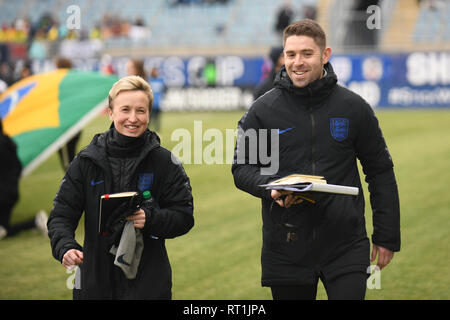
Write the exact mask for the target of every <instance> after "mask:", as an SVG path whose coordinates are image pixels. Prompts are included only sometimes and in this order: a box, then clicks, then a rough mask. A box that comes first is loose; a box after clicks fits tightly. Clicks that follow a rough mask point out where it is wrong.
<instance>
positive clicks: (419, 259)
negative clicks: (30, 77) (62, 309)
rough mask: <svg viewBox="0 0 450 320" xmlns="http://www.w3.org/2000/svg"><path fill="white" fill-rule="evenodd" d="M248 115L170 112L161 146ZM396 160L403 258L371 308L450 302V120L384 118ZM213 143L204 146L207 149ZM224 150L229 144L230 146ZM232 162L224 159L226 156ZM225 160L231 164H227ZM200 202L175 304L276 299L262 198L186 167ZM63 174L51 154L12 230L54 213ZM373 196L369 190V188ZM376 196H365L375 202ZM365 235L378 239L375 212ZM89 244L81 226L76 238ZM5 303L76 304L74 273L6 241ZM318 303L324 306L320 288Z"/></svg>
mask: <svg viewBox="0 0 450 320" xmlns="http://www.w3.org/2000/svg"><path fill="white" fill-rule="evenodd" d="M242 113H243V112H211V113H206V112H205V113H167V114H163V115H162V128H163V131H162V132H161V137H162V144H163V145H164V146H165V147H167V148H168V149H170V150H172V148H173V146H174V145H176V144H177V141H171V134H172V132H173V131H174V130H175V129H177V128H185V129H188V130H189V131H191V132H192V131H193V124H194V120H202V126H203V132H204V131H205V130H206V129H207V128H218V129H220V130H221V131H222V132H223V136H224V137H225V129H235V127H236V123H237V121H238V120H239V118H240V117H241V116H242ZM378 117H379V120H380V125H381V128H382V129H383V132H384V135H385V138H386V141H387V143H388V146H389V149H390V152H391V155H392V157H393V159H394V163H395V168H396V169H395V170H396V176H397V182H398V186H399V192H400V201H401V226H402V250H401V251H400V252H399V253H396V254H395V257H394V260H393V261H392V263H391V264H390V265H389V266H388V267H387V268H386V269H384V270H383V271H382V272H381V289H371V290H367V295H366V297H367V299H449V298H450V275H449V274H448V267H449V265H450V259H449V250H448V244H449V243H450V233H449V230H450V220H449V213H450V192H449V191H448V190H449V189H448V185H449V183H450V166H449V164H450V125H449V123H450V112H449V111H446V110H431V111H423V110H414V111H413V110H411V111H400V110H399V111H378ZM108 127H109V120H107V119H106V117H103V116H101V117H98V118H96V119H95V120H94V121H93V122H92V123H91V124H90V125H89V126H88V127H86V128H85V130H83V134H82V141H81V142H80V144H79V147H82V146H85V145H86V144H88V143H89V141H90V139H91V138H92V136H93V134H94V133H97V132H101V131H104V130H106V129H107V128H108ZM209 143H210V142H206V141H205V142H203V147H205V146H207V145H208V144H209ZM224 144H225V143H224ZM224 153H225V150H224ZM225 156H226V155H225V154H224V156H223V158H224V159H225ZM185 169H186V171H187V173H188V175H189V177H190V179H191V184H192V188H193V194H194V207H195V213H194V215H195V221H196V224H195V227H194V228H193V229H192V230H191V231H190V232H189V233H188V234H187V235H185V236H182V237H179V238H177V239H173V240H168V241H167V242H166V243H167V247H168V252H169V256H170V259H171V263H172V268H173V290H172V291H173V298H174V299H194V300H195V299H219V300H221V299H271V295H270V290H269V289H268V288H262V287H261V286H260V277H261V266H260V250H261V218H260V202H259V200H258V199H256V198H253V197H251V196H249V195H248V194H245V193H243V192H241V191H239V190H237V189H236V188H235V186H234V183H233V178H232V175H231V171H230V164H216V165H206V164H203V165H201V164H186V165H185ZM62 176H63V171H62V169H61V165H60V163H59V159H58V158H57V156H56V155H53V156H52V157H51V158H49V159H48V160H47V161H46V162H45V163H43V164H42V165H41V166H40V167H39V168H38V169H36V170H35V171H34V172H33V173H32V174H31V175H29V176H27V177H26V178H24V179H23V180H22V181H21V186H20V191H21V199H20V202H19V203H18V204H17V205H16V207H15V209H14V213H13V218H12V220H13V222H18V221H22V220H24V219H26V218H29V217H33V216H34V214H35V213H36V212H37V211H38V210H40V209H45V210H46V211H47V212H50V210H51V208H52V200H53V198H54V196H55V194H56V192H57V190H58V187H59V183H60V181H61V178H62ZM366 194H367V189H366ZM367 198H368V197H366V199H367ZM367 208H368V209H367V212H366V221H367V231H368V234H369V236H370V235H371V232H372V231H371V230H372V227H371V221H372V219H371V216H370V214H371V213H370V205H367ZM77 239H78V240H79V241H80V242H82V239H83V222H82V221H81V222H80V226H79V228H78V230H77ZM0 257H1V259H0V299H71V291H70V290H69V289H67V287H66V281H67V280H68V279H69V280H70V277H71V275H72V274H69V273H66V271H65V269H64V268H63V267H62V266H61V265H60V264H59V262H57V261H56V260H54V259H53V257H52V255H51V250H50V245H49V240H48V238H45V237H43V236H42V235H41V234H40V233H39V232H38V231H36V230H31V231H26V232H23V233H21V234H19V235H18V236H16V237H13V238H7V239H4V240H1V241H0ZM318 299H326V294H325V291H324V289H323V287H322V286H320V287H319V292H318Z"/></svg>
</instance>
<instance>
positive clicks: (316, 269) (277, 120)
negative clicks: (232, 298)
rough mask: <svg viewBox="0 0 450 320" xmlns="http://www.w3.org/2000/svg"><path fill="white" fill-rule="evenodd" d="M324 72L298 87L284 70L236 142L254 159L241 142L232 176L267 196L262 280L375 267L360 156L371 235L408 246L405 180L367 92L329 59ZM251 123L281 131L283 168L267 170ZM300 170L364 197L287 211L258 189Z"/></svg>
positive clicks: (325, 199)
mask: <svg viewBox="0 0 450 320" xmlns="http://www.w3.org/2000/svg"><path fill="white" fill-rule="evenodd" d="M325 70H326V74H325V76H324V77H322V78H321V79H318V80H316V81H314V82H312V83H310V84H309V85H308V86H306V87H304V88H297V87H295V86H294V85H293V83H292V81H291V80H290V78H289V76H288V75H287V72H286V70H285V68H284V67H283V68H282V69H281V70H280V71H279V72H278V74H277V77H276V79H275V88H274V89H272V90H271V91H269V92H267V93H266V94H265V95H263V96H262V97H260V98H259V99H257V100H256V101H255V102H254V103H253V105H252V107H251V108H250V109H249V110H248V111H247V112H246V114H245V115H244V116H243V117H242V119H241V120H240V121H239V124H238V130H239V131H241V134H238V141H237V145H239V144H243V145H244V146H245V147H243V148H241V149H242V150H245V156H242V155H238V148H236V150H235V158H234V163H233V166H232V172H233V176H234V181H235V184H236V186H237V187H238V188H239V189H241V190H243V191H246V192H248V193H250V194H252V195H254V196H256V197H260V198H261V201H262V218H263V247H262V257H261V262H262V285H263V286H272V285H283V284H285V285H289V284H304V283H311V282H312V281H313V279H315V278H316V277H317V276H319V275H320V276H322V277H325V278H331V277H334V276H336V275H339V274H342V273H345V272H349V271H361V272H366V270H367V267H368V266H369V240H368V238H367V235H366V229H365V219H364V204H365V202H364V195H363V190H362V188H361V182H360V177H359V172H358V168H357V159H359V160H360V162H361V164H362V169H363V171H364V174H365V176H366V181H367V182H368V186H369V191H370V202H371V206H372V211H373V226H374V232H373V235H372V241H373V243H374V244H376V245H379V246H381V247H384V248H387V249H390V250H392V251H399V250H400V212H399V211H400V210H399V199H398V191H397V184H396V180H395V175H394V171H393V162H392V159H391V157H390V155H389V152H388V149H387V147H386V143H385V141H384V138H383V135H382V133H381V130H380V128H379V126H378V120H377V118H376V116H375V114H374V112H373V110H372V108H371V107H370V106H369V105H368V104H367V103H366V102H365V101H364V100H363V99H362V98H361V97H360V96H358V95H357V94H355V93H353V92H351V91H350V90H348V89H346V88H344V87H341V86H339V85H337V84H336V82H337V78H336V75H335V73H334V71H333V69H332V67H331V64H330V63H327V64H326V65H325ZM249 129H256V130H259V129H268V130H267V132H269V131H270V130H276V132H277V133H278V135H277V137H278V143H279V159H278V160H279V164H278V165H279V167H278V171H277V172H276V173H274V174H272V175H264V174H261V168H263V167H267V166H268V165H267V163H266V162H262V161H261V155H265V154H266V153H267V152H265V150H261V149H260V147H261V145H260V142H261V141H260V139H258V142H257V143H255V145H256V146H252V145H250V146H249V141H248V140H249V139H248V136H250V135H247V138H246V135H245V134H244V133H245V132H248V130H249ZM270 132H272V131H270ZM267 135H268V136H269V139H267V141H269V143H268V146H267V147H266V148H268V150H271V149H270V148H271V143H270V142H273V141H271V139H270V134H269V133H267ZM258 137H260V136H259V135H258ZM245 139H247V140H245ZM255 150H257V151H256V152H258V161H253V162H252V160H251V156H249V154H248V153H249V152H255ZM260 152H262V153H261V154H260ZM271 152H272V154H273V152H274V151H273V150H272V151H271ZM239 157H241V158H242V159H244V160H245V161H243V160H239V159H240V158H239ZM263 164H265V165H263ZM275 167H276V166H275ZM292 173H301V174H313V175H320V176H324V177H325V179H326V180H327V182H328V183H330V184H340V185H345V186H354V187H358V188H359V189H360V193H359V195H358V196H357V197H353V196H343V195H330V194H319V193H315V194H314V198H315V200H316V203H315V204H312V203H310V202H307V201H304V202H303V203H301V204H299V205H295V206H293V207H290V208H288V209H286V208H282V207H280V206H278V204H276V203H275V202H273V200H272V198H271V197H270V191H268V190H264V189H263V188H260V187H258V185H259V184H264V183H268V182H270V181H273V180H274V179H275V178H278V177H282V176H285V175H288V174H292ZM289 232H291V233H290V234H289ZM288 234H289V236H290V241H288ZM292 234H294V235H293V236H292Z"/></svg>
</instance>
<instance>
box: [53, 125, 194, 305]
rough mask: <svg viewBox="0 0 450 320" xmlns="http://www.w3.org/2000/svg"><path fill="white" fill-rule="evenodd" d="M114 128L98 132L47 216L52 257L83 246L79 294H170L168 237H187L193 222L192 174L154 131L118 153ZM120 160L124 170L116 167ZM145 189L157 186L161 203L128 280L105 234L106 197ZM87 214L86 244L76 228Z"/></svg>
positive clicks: (76, 294)
mask: <svg viewBox="0 0 450 320" xmlns="http://www.w3.org/2000/svg"><path fill="white" fill-rule="evenodd" d="M114 130H115V129H114V128H111V129H110V130H109V131H107V132H105V133H102V134H98V135H96V136H95V137H94V138H93V140H92V142H91V143H90V145H89V146H88V147H87V148H86V149H84V150H82V151H81V152H80V153H79V154H78V155H77V156H76V158H75V159H74V161H73V162H72V163H71V165H70V168H69V170H68V171H67V173H66V175H65V177H64V179H63V180H62V182H61V186H60V189H59V191H58V193H57V195H56V197H55V200H54V207H53V209H52V212H51V213H50V217H49V221H48V230H49V237H50V239H51V246H52V251H53V256H54V257H55V258H56V259H57V260H59V261H62V258H63V256H64V254H65V252H66V251H67V250H69V249H73V248H75V249H79V250H82V251H83V264H82V265H81V289H80V290H79V291H78V290H76V292H74V298H81V299H112V298H120V299H170V298H171V287H172V280H171V267H170V263H169V259H168V256H167V252H166V248H165V239H167V238H174V237H177V236H180V235H183V234H185V233H187V232H188V231H189V230H190V229H191V228H192V227H193V225H194V218H193V199H192V194H191V186H190V183H189V178H188V177H187V176H186V173H185V171H184V169H183V167H182V166H181V164H179V163H176V162H174V161H173V159H172V154H171V153H170V152H169V151H168V150H166V149H165V148H163V147H161V146H160V144H159V138H158V137H157V135H156V134H155V133H153V132H150V131H148V130H147V131H146V133H145V134H144V138H145V139H144V143H143V144H142V145H140V146H138V149H139V152H135V153H134V154H130V155H129V156H128V158H127V156H125V157H122V161H120V160H118V158H120V157H119V156H120V153H121V151H120V150H118V148H115V149H114V150H112V149H113V148H111V144H110V143H107V141H109V140H108V139H109V138H110V137H111V136H112V134H113V132H114ZM107 150H108V153H107ZM112 151H114V152H112ZM123 152H127V149H126V148H125V149H124V150H123ZM123 152H122V153H123ZM120 163H122V170H119V169H118V168H114V166H117V164H120ZM118 170H119V172H120V174H121V175H123V176H121V177H117V174H116V176H115V177H114V176H113V173H112V172H117V171H118ZM117 181H120V182H119V184H120V186H119V187H118V186H117V183H118V182H117ZM119 188H120V189H119ZM144 190H150V191H151V193H152V197H153V199H154V201H155V207H154V208H153V210H151V212H146V224H145V226H144V231H143V234H144V251H143V254H142V258H141V261H140V264H139V268H138V273H137V276H136V279H134V280H127V279H126V278H125V276H124V275H123V273H122V271H121V270H120V269H119V268H118V267H116V266H115V265H114V264H113V263H114V256H113V255H112V254H110V253H109V252H108V251H109V249H110V247H111V245H110V243H109V242H108V237H107V236H105V234H103V233H102V234H99V233H98V223H99V222H98V221H99V215H98V212H99V199H100V196H101V195H103V194H106V193H113V192H119V191H144ZM83 212H84V213H85V214H84V225H85V234H84V245H83V247H81V246H80V245H79V244H78V243H77V241H76V240H75V238H74V231H75V229H76V227H77V224H78V221H79V220H80V217H81V215H82V213H83Z"/></svg>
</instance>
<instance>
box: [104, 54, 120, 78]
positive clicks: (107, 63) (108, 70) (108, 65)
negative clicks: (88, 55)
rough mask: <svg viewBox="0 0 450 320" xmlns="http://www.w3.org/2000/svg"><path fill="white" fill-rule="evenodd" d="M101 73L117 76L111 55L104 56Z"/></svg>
mask: <svg viewBox="0 0 450 320" xmlns="http://www.w3.org/2000/svg"><path fill="white" fill-rule="evenodd" d="M100 73H103V74H115V73H116V70H115V69H114V66H113V64H112V57H111V56H110V55H109V54H104V55H103V56H102V57H101V59H100Z"/></svg>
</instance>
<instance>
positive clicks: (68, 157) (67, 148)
mask: <svg viewBox="0 0 450 320" xmlns="http://www.w3.org/2000/svg"><path fill="white" fill-rule="evenodd" d="M55 65H56V68H57V69H72V68H73V65H72V61H70V60H69V59H67V58H62V57H61V58H58V59H56V62H55ZM80 137H81V131H80V132H78V133H77V134H76V135H75V136H74V137H73V138H72V139H70V140H69V141H68V142H67V144H66V145H64V146H63V147H62V148H61V149H59V150H58V154H59V159H60V161H61V165H62V167H63V170H64V172H66V171H67V169H69V165H70V163H71V162H72V160H73V158H75V155H76V154H77V153H76V148H77V143H78V140H80Z"/></svg>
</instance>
